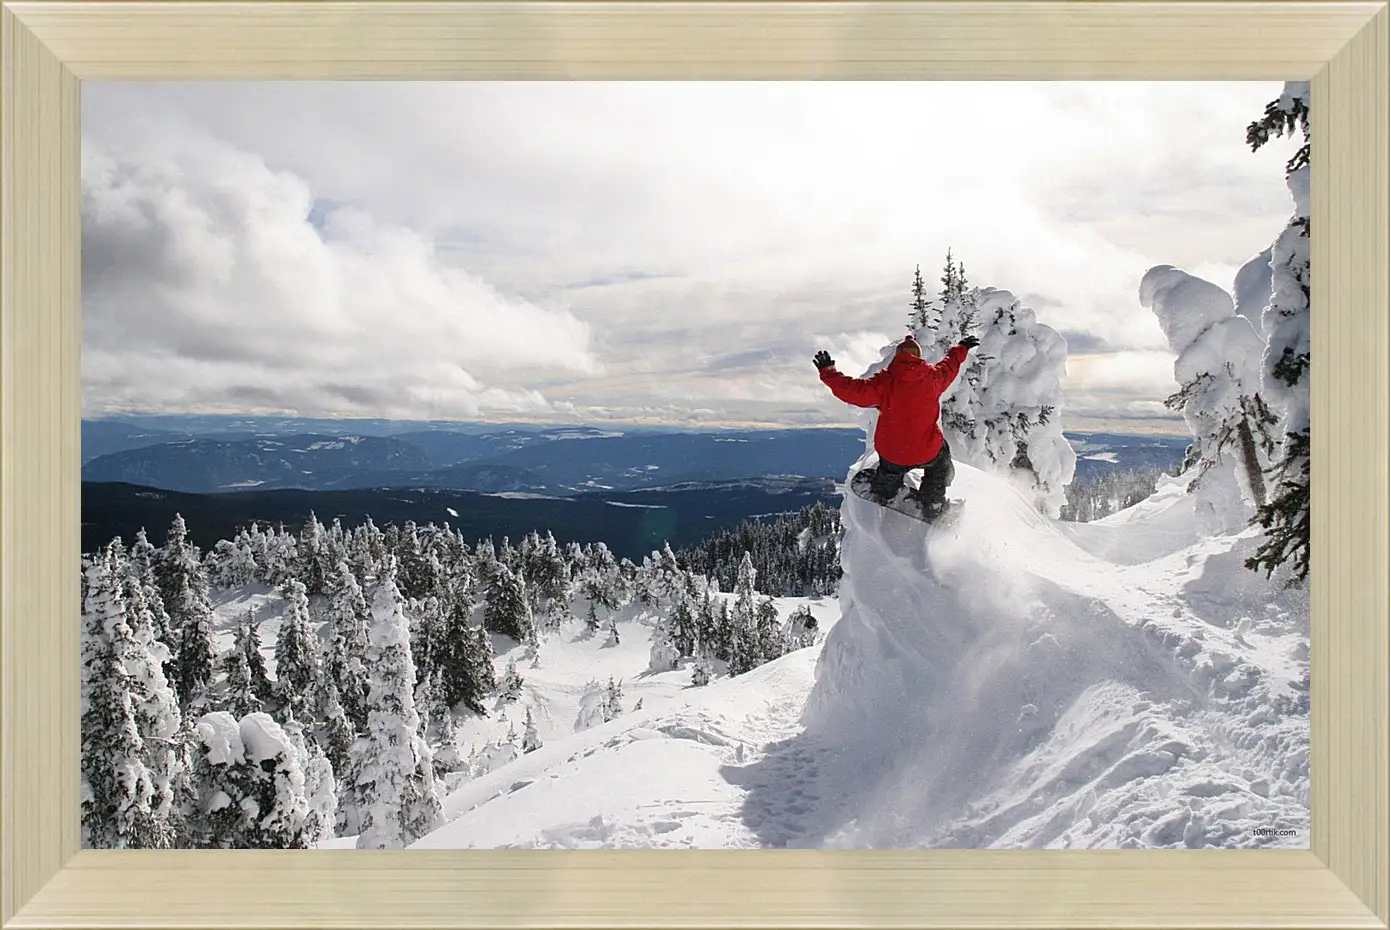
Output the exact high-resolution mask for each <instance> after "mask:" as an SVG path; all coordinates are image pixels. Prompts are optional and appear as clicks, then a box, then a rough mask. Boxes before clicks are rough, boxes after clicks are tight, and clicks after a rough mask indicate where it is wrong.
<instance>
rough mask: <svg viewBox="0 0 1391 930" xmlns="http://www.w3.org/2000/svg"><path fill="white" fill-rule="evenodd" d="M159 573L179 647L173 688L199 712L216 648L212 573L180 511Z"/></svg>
mask: <svg viewBox="0 0 1391 930" xmlns="http://www.w3.org/2000/svg"><path fill="white" fill-rule="evenodd" d="M155 578H156V581H157V583H158V586H159V589H160V596H161V598H162V599H163V601H164V607H165V610H166V611H167V612H168V614H169V622H170V626H171V628H172V632H171V634H170V635H171V638H172V639H173V642H171V643H169V646H170V647H171V649H172V651H173V653H174V676H173V677H174V690H175V691H176V692H177V694H178V696H179V706H180V709H181V711H182V712H183V713H186V714H188V713H193V714H196V713H198V712H199V711H200V710H201V709H202V708H204V707H206V706H207V703H208V695H207V689H208V687H209V686H210V685H211V684H212V679H213V668H214V665H215V663H216V661H217V654H216V650H215V647H214V645H213V638H212V635H213V634H212V622H213V609H212V603H211V601H209V599H208V579H207V576H206V573H205V572H204V570H203V564H202V560H201V558H200V557H199V554H198V550H197V547H195V546H194V545H193V544H192V543H190V542H189V541H188V529H187V527H186V526H185V524H184V519H183V516H182V515H180V514H175V515H174V519H173V521H172V522H171V524H170V527H169V534H168V537H167V539H166V541H165V544H164V548H163V549H162V550H160V558H159V561H158V563H157V564H156V566H155Z"/></svg>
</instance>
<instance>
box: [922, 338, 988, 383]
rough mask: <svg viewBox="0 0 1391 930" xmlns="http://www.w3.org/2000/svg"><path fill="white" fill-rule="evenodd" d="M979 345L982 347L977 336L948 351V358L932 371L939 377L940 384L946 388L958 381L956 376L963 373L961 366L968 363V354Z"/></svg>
mask: <svg viewBox="0 0 1391 930" xmlns="http://www.w3.org/2000/svg"><path fill="white" fill-rule="evenodd" d="M978 345H980V340H979V339H977V338H976V337H975V336H967V337H966V338H965V339H962V340H961V341H960V342H958V343H957V344H956V345H954V346H952V347H951V348H950V349H948V350H947V355H946V357H945V358H943V359H942V360H941V361H940V362H938V363H937V364H936V365H933V366H932V370H933V372H934V373H935V374H936V376H937V379H938V383H940V384H941V385H943V387H945V386H946V385H948V384H951V383H952V381H954V380H956V375H957V373H958V372H959V371H961V366H962V365H964V364H965V363H966V355H967V353H968V352H970V351H971V349H973V348H975V347H976V346H978Z"/></svg>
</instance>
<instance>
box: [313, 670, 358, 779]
mask: <svg viewBox="0 0 1391 930" xmlns="http://www.w3.org/2000/svg"><path fill="white" fill-rule="evenodd" d="M319 692H320V698H319V706H320V707H322V708H323V714H324V716H323V720H322V721H321V722H320V727H319V738H318V740H317V742H318V743H319V745H320V746H322V747H323V750H324V755H325V756H327V757H328V761H329V764H330V765H332V766H333V771H334V778H335V779H336V780H337V781H338V782H339V787H340V789H346V788H348V787H349V783H348V781H347V778H348V773H349V762H350V761H351V758H352V750H353V742H354V740H356V739H357V734H356V733H355V732H354V731H353V725H352V723H351V722H350V721H349V720H348V714H347V711H345V710H344V709H343V703H342V700H341V699H340V697H339V694H338V685H337V683H336V682H335V681H334V680H333V678H332V676H329V675H324V676H323V679H322V683H321V684H320V686H319Z"/></svg>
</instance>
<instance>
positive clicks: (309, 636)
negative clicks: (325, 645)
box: [275, 578, 320, 719]
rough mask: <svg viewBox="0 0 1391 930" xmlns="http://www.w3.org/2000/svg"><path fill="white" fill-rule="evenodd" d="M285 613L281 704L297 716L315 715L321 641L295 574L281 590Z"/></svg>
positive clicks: (278, 665)
mask: <svg viewBox="0 0 1391 930" xmlns="http://www.w3.org/2000/svg"><path fill="white" fill-rule="evenodd" d="M280 594H281V596H282V597H283V598H284V599H285V614H284V617H283V618H282V619H281V621H280V634H279V636H277V637H276V642H275V684H276V692H277V694H276V696H277V698H278V699H279V701H280V704H281V705H282V706H284V707H287V708H289V709H290V710H292V711H293V712H294V713H295V715H296V716H298V717H303V718H305V719H312V718H313V717H314V716H315V713H314V711H315V708H314V707H313V702H314V697H315V694H316V686H317V683H318V680H319V675H320V669H319V643H318V634H316V633H315V632H314V629H313V620H312V619H311V618H310V616H309V598H308V597H307V596H306V590H305V586H304V583H303V582H302V581H300V580H299V579H298V578H292V579H290V581H288V582H287V583H286V584H285V585H284V586H283V587H282V588H281V591H280Z"/></svg>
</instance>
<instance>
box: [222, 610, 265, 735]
mask: <svg viewBox="0 0 1391 930" xmlns="http://www.w3.org/2000/svg"><path fill="white" fill-rule="evenodd" d="M252 623H253V621H252V614H251V611H247V612H246V616H245V617H244V618H243V619H242V621H241V623H239V624H237V632H236V636H235V638H234V639H233V640H232V645H231V646H230V647H229V648H228V649H227V651H226V652H224V653H223V654H222V656H221V657H220V664H221V666H222V673H223V676H224V677H223V683H222V688H223V691H222V698H221V701H220V703H221V704H222V707H223V708H224V709H225V710H226V711H227V712H228V713H230V714H232V715H233V716H234V717H237V718H238V719H240V718H242V717H245V716H246V715H247V714H249V713H252V712H254V711H258V710H261V709H262V706H261V697H260V695H257V694H256V693H255V692H254V691H253V689H252V685H251V664H250V663H249V662H248V661H247V655H248V653H249V651H250V645H251V640H252V638H253V637H254V636H255V631H254V629H253V627H252Z"/></svg>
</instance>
